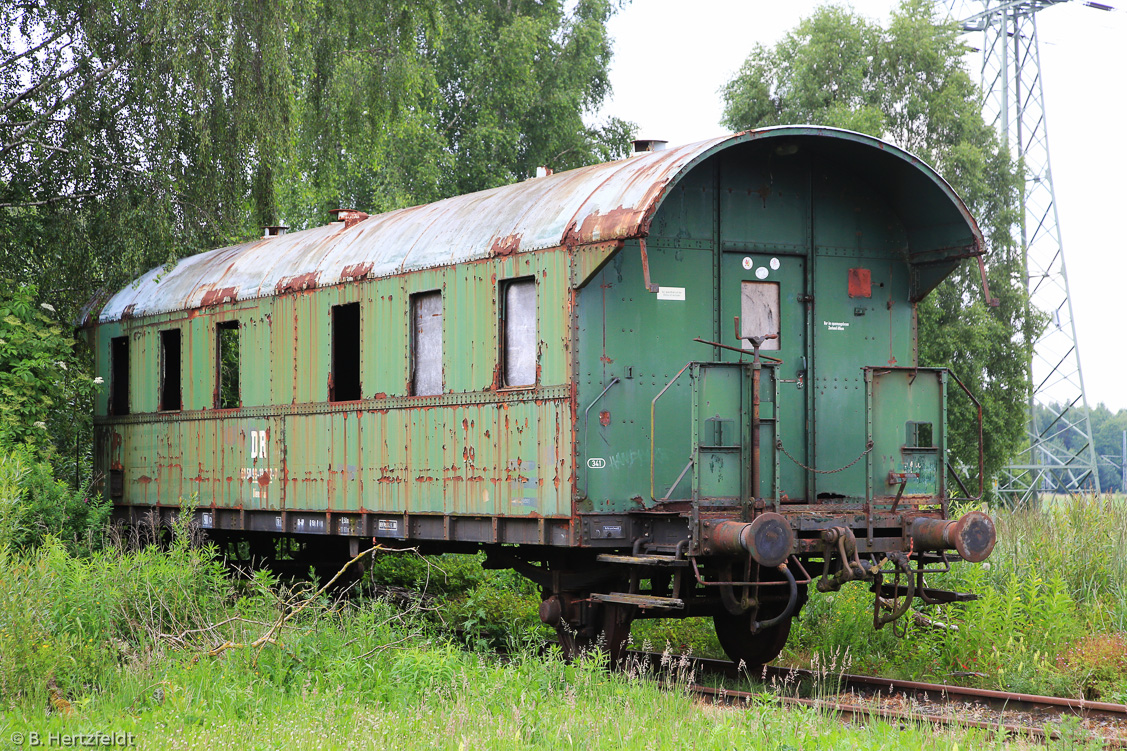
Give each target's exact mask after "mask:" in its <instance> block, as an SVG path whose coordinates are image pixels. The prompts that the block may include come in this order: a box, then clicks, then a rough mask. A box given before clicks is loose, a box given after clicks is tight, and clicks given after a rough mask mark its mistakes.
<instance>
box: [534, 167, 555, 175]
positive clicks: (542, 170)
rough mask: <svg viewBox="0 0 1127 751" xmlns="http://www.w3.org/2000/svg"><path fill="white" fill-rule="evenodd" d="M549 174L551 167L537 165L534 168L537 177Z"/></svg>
mask: <svg viewBox="0 0 1127 751" xmlns="http://www.w3.org/2000/svg"><path fill="white" fill-rule="evenodd" d="M550 174H552V168H551V167H537V168H536V176H537V177H547V176H548V175H550Z"/></svg>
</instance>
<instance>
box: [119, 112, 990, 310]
mask: <svg viewBox="0 0 1127 751" xmlns="http://www.w3.org/2000/svg"><path fill="white" fill-rule="evenodd" d="M782 137H800V138H817V139H819V140H822V139H826V140H829V139H836V141H837V142H838V143H842V144H843V145H844V143H848V144H849V148H851V149H853V150H854V151H857V150H858V149H860V151H863V152H864V153H866V154H871V155H873V156H874V157H876V156H877V155H878V154H883V156H882V157H881V158H883V159H884V160H885V161H888V160H889V159H890V158H891V163H894V164H896V165H899V166H898V167H897V169H901V170H903V168H904V167H908V166H911V167H912V168H914V169H912V170H911V171H912V172H917V173H923V174H924V175H925V176H926V178H929V179H925V183H927V185H928V186H929V187H928V190H931V191H938V193H939V194H941V195H939V198H940V202H941V203H943V204H946V205H947V207H948V210H947V214H948V217H947V221H948V223H950V220H951V216H952V215H953V216H954V218H955V220H956V221H955V222H954V223H955V224H962V223H963V222H965V223H966V224H965V225H964V226H963V228H962V231H961V232H960V233H958V234H959V235H960V237H962V238H969V239H967V241H966V242H964V243H963V245H961V246H960V247H958V248H957V251H958V252H959V253H961V255H958V256H956V255H952V257H964V256H966V255H975V254H978V253H981V252H982V251H981V249H982V236H981V233H980V232H979V230H978V227H977V225H976V224H975V223H974V220H973V219H972V218H971V217H970V214H969V212H968V211H967V210H966V207H965V206H964V205H963V203H962V201H961V200H960V199H959V198H958V196H956V195H955V193H954V191H952V190H951V188H950V186H948V185H947V183H946V182H944V181H943V180H942V178H940V177H939V176H938V175H937V174H936V173H935V172H934V171H933V170H931V168H930V167H928V166H927V165H925V164H923V163H922V162H920V161H919V160H918V159H917V158H915V157H913V156H912V155H910V154H908V153H906V152H904V151H902V150H900V149H898V148H897V147H895V146H892V145H891V144H888V143H885V142H883V141H880V140H878V139H875V138H871V137H869V136H864V135H861V134H857V133H851V132H849V131H843V130H837V129H833V128H822V127H813V126H781V127H777V128H765V129H761V130H757V131H748V132H746V133H740V134H736V135H729V136H722V137H718V138H713V139H709V140H707V141H700V142H698V143H693V144H688V145H685V146H678V147H673V148H669V149H666V150H664V151H654V152H649V153H645V154H641V155H638V156H634V157H631V158H629V159H622V160H619V161H615V162H607V163H605V164H596V165H592V166H590V167H583V168H580V169H575V170H569V171H567V172H560V173H557V174H554V175H549V176H547V177H540V178H535V179H530V180H525V181H524V182H520V183H514V184H512V185H505V186H502V187H499V188H493V189H491V190H485V191H481V192H479V193H471V194H468V195H463V196H456V197H454V198H448V199H446V200H443V201H438V202H436V203H431V204H427V205H424V206H414V207H411V208H406V209H399V210H397V211H391V212H388V213H386V214H379V215H377V216H372V217H369V218H367V219H365V220H362V221H358V222H355V223H348V222H343V221H341V222H335V223H333V224H329V225H326V226H323V227H315V228H313V229H308V230H303V231H299V232H291V233H287V234H284V235H280V236H272V237H265V238H261V239H258V240H255V241H254V242H249V243H244V244H242V245H234V246H230V247H227V248H220V249H218V250H212V251H209V252H205V253H200V254H198V255H195V256H191V257H188V258H185V259H183V260H181V261H180V262H179V263H177V264H176V265H175V267H173V268H172V269H171V270H165V269H164V268H163V267H160V268H156V269H153V270H151V271H149V272H148V273H147V274H145V275H144V276H142V277H141V278H140V279H138V280H137V281H136V282H134V283H133V284H132V285H130V286H129V287H126V288H125V289H123V290H121V291H120V292H118V293H117V294H116V295H115V296H114V297H113V298H111V299H110V300H109V302H107V303H106V305H105V306H104V307H103V309H102V311H101V313H100V315H99V316H98V320H99V321H102V322H105V321H113V320H118V319H121V318H123V317H125V318H128V317H137V316H143V315H153V314H157V313H167V312H172V311H176V310H187V309H192V308H198V307H206V306H209V305H216V304H221V303H226V302H234V301H236V300H245V299H250V298H255V297H263V296H267V295H274V294H278V293H281V292H287V291H297V290H301V289H307V288H311V287H319V286H327V285H332V284H337V283H340V282H344V281H349V280H355V279H361V278H377V277H383V276H390V275H394V274H400V273H403V272H406V271H413V270H418V269H425V268H431V267H435V266H445V265H450V264H455V263H460V262H464V261H472V260H476V259H481V258H488V257H490V256H498V255H508V254H512V253H523V252H529V251H535V250H539V249H543V248H550V247H556V246H561V245H571V246H575V245H583V244H586V243H593V242H601V241H607V240H622V239H627V238H631V237H640V236H645V235H646V233H647V232H648V230H649V222H650V220H651V219H652V217H653V215H654V212H655V211H656V210H657V208H658V206H659V205H660V203H661V200H662V198H664V196H665V194H666V193H667V192H668V191H669V190H670V189H671V188H672V186H673V185H674V184H675V183H676V182H677V180H678V179H679V178H680V176H682V175H683V174H685V173H687V172H688V171H689V169H691V168H692V166H694V165H695V164H697V163H699V162H700V161H702V160H703V159H705V158H707V157H709V156H711V155H712V154H714V153H716V152H717V151H719V150H721V149H724V148H728V147H729V146H734V145H737V144H740V143H746V142H748V141H753V140H761V139H765V138H782ZM952 208H953V209H955V211H954V212H952V211H951V209H952ZM960 217H961V221H960ZM959 242H963V240H960V241H959ZM928 250H934V248H929V249H928Z"/></svg>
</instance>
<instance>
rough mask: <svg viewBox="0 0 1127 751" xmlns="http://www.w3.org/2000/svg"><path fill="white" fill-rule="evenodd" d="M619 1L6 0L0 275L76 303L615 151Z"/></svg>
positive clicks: (1, 19) (619, 150)
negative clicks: (205, 255)
mask: <svg viewBox="0 0 1127 751" xmlns="http://www.w3.org/2000/svg"><path fill="white" fill-rule="evenodd" d="M614 8H615V6H614V4H613V3H612V2H610V1H609V0H578V2H567V3H565V2H562V0H549V1H548V2H541V1H540V0H511V1H507V2H504V3H497V2H485V1H483V0H475V1H474V2H464V1H462V0H440V1H439V2H429V1H427V2H424V1H423V0H376V1H375V2H357V1H354V0H346V1H345V2H336V3H321V2H316V1H315V0H285V2H277V3H275V2H271V3H258V2H248V1H247V0H234V1H233V2H219V1H218V0H194V1H193V2H187V3H184V2H164V3H159V4H157V5H155V6H154V5H153V4H152V3H149V2H144V1H143V0H121V1H120V2H113V3H93V4H74V3H60V2H44V3H23V4H14V5H7V4H6V5H5V6H4V7H3V8H0V27H3V28H4V29H7V30H9V31H10V32H11V33H10V34H6V35H4V36H3V37H2V38H0V71H3V75H0V113H3V116H4V121H5V122H4V127H3V129H2V132H0V276H2V277H3V278H5V279H8V280H14V281H15V282H16V283H28V282H35V281H39V282H40V284H41V285H42V289H41V293H42V295H43V298H42V299H45V300H47V301H48V302H51V303H52V304H53V305H55V307H57V308H58V309H59V311H60V313H61V314H63V316H64V317H65V319H67V320H73V319H75V318H77V314H78V312H79V310H80V309H81V308H82V306H84V305H86V303H87V302H88V301H89V300H90V299H91V298H92V297H94V296H95V294H96V293H100V297H101V298H102V300H103V301H104V299H105V296H106V295H108V294H112V293H113V292H115V291H116V290H117V289H119V288H121V287H122V286H124V285H125V284H127V283H128V282H129V281H130V280H132V279H135V278H136V277H138V276H139V275H140V274H141V273H143V272H144V271H147V270H148V269H150V268H153V267H154V266H159V265H161V264H163V263H166V262H169V261H173V260H176V259H178V258H181V257H183V256H186V255H190V254H192V253H196V252H199V251H201V250H208V249H211V248H215V247H220V246H223V245H226V244H228V243H231V242H235V241H241V240H246V239H250V238H253V237H257V236H261V235H262V227H263V226H264V225H275V224H289V225H291V226H294V227H306V226H310V225H321V224H325V223H326V222H328V221H329V217H328V214H327V212H328V211H329V210H330V209H335V208H355V209H360V210H364V211H369V212H380V211H387V210H390V209H394V208H399V207H403V206H409V205H413V204H418V203H426V202H429V201H434V200H437V199H440V198H444V197H447V196H450V195H455V194H459V193H463V192H468V191H473V190H481V189H484V188H490V187H494V186H496V185H500V184H503V183H508V182H513V181H514V180H517V179H521V178H524V177H528V176H530V175H532V174H534V173H535V170H536V167H537V166H540V165H544V166H548V167H552V168H554V169H557V170H562V169H568V168H571V167H577V166H582V165H586V164H590V163H593V162H598V161H605V160H606V159H608V158H611V157H613V156H615V155H621V154H623V153H624V152H625V150H626V149H628V148H629V134H630V131H631V127H632V126H630V125H629V124H627V123H623V122H620V121H617V120H610V121H608V122H604V123H602V124H600V125H598V126H595V127H587V126H586V125H585V123H584V121H583V117H584V115H591V114H593V113H595V112H597V111H598V109H599V107H600V105H601V103H602V101H603V100H604V98H605V97H606V95H607V93H608V91H609V84H608V81H607V70H608V66H609V63H610V58H611V47H610V39H609V37H608V36H607V32H606V22H607V20H608V19H609V18H610V16H611V15H612V13H613V12H614Z"/></svg>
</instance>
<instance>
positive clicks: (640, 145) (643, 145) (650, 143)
mask: <svg viewBox="0 0 1127 751" xmlns="http://www.w3.org/2000/svg"><path fill="white" fill-rule="evenodd" d="M668 143H669V141H663V140H661V139H660V138H639V139H636V140H635V141H634V153H633V154H631V156H637V155H638V154H646V153H648V152H650V151H665V147H666V145H667V144H668Z"/></svg>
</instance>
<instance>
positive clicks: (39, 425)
mask: <svg viewBox="0 0 1127 751" xmlns="http://www.w3.org/2000/svg"><path fill="white" fill-rule="evenodd" d="M35 427H37V428H43V429H44V430H46V429H47V423H45V422H43V421H42V420H36V421H35Z"/></svg>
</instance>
